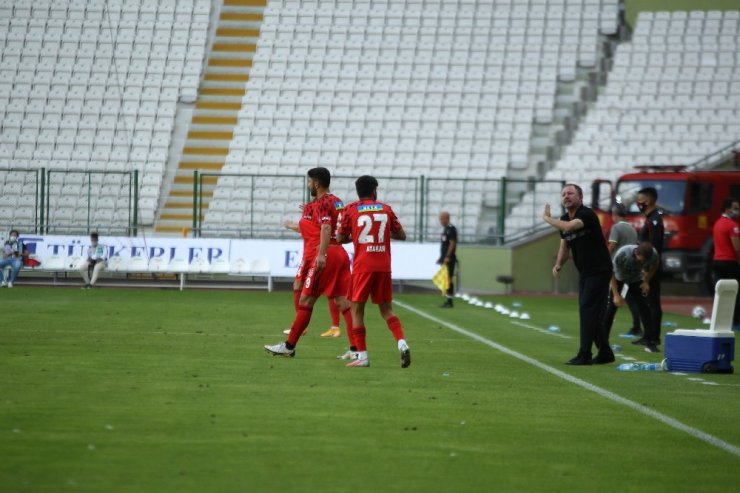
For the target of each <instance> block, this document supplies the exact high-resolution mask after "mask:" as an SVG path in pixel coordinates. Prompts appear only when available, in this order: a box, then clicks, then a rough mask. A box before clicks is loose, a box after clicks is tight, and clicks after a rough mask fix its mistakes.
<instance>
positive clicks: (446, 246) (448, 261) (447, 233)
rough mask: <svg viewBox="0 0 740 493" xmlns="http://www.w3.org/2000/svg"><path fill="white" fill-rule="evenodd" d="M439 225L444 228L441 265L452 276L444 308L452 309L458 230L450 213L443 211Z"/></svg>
mask: <svg viewBox="0 0 740 493" xmlns="http://www.w3.org/2000/svg"><path fill="white" fill-rule="evenodd" d="M439 224H440V225H441V226H442V228H443V229H442V237H441V241H440V251H439V260H437V263H438V264H439V265H445V266H447V273H448V274H449V275H450V285H449V287H448V288H447V299H446V300H445V302H444V303H442V308H452V298H453V297H454V296H455V285H454V284H453V279H454V275H455V264H457V255H456V253H457V228H455V226H453V225H452V224H451V223H450V213H449V212H445V211H442V212H440V214H439Z"/></svg>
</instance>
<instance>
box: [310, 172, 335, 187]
mask: <svg viewBox="0 0 740 493" xmlns="http://www.w3.org/2000/svg"><path fill="white" fill-rule="evenodd" d="M308 177H309V178H311V179H312V180H316V181H317V182H319V185H321V186H322V187H323V188H329V185H330V184H331V173H329V170H328V169H326V168H311V169H310V170H308Z"/></svg>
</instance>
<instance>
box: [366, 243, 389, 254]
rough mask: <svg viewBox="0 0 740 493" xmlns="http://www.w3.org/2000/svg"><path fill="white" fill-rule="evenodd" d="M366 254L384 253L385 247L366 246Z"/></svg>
mask: <svg viewBox="0 0 740 493" xmlns="http://www.w3.org/2000/svg"><path fill="white" fill-rule="evenodd" d="M365 251H366V252H367V253H385V245H368V247H367V249H366V250H365Z"/></svg>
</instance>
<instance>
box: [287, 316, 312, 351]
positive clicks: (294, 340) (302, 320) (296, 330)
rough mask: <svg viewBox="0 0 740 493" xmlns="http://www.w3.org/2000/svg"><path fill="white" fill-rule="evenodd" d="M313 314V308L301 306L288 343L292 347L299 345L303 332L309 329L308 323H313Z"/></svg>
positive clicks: (291, 328)
mask: <svg viewBox="0 0 740 493" xmlns="http://www.w3.org/2000/svg"><path fill="white" fill-rule="evenodd" d="M312 313H313V307H312V306H299V307H298V313H296V316H295V320H293V325H292V326H291V327H290V334H288V339H287V341H286V342H287V343H288V344H290V345H291V346H295V345H296V344H298V339H300V338H301V335H302V334H303V331H304V330H306V327H308V323H309V322H310V321H311V314H312Z"/></svg>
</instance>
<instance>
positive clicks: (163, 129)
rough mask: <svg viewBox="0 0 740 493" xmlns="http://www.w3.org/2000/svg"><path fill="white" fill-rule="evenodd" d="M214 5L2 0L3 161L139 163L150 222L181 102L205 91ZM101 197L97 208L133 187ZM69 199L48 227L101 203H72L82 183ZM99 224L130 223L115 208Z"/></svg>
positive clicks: (184, 0) (128, 166) (82, 220)
mask: <svg viewBox="0 0 740 493" xmlns="http://www.w3.org/2000/svg"><path fill="white" fill-rule="evenodd" d="M209 11H210V1H209V0H177V1H175V0H165V1H159V2H149V1H145V0H108V1H106V2H100V1H97V0H54V1H50V0H34V1H33V2H27V1H25V0H12V1H9V0H0V50H1V51H2V62H1V63H0V168H8V167H11V166H12V167H20V168H27V169H34V170H37V169H41V168H45V169H47V170H77V171H85V170H90V171H115V172H121V171H123V172H130V171H133V170H138V171H139V176H140V179H141V181H140V184H139V185H140V186H141V187H142V189H141V192H142V194H143V195H144V196H146V197H148V198H150V199H151V200H150V201H148V202H147V201H143V202H142V204H141V205H142V207H141V218H140V219H141V220H142V221H143V222H144V223H149V224H151V223H152V221H153V218H154V213H155V208H156V203H157V198H158V197H159V188H160V186H161V183H162V176H163V172H164V169H165V162H166V159H167V155H168V152H169V144H170V139H171V132H172V127H173V121H174V115H175V110H176V105H177V101H178V99H180V98H183V99H188V98H193V95H194V94H195V93H196V91H197V88H198V84H199V80H200V73H201V70H202V65H203V54H204V50H205V40H206V31H207V26H208V12H209ZM80 186H81V185H80ZM94 192H96V193H94V194H93V196H94V198H95V200H96V201H97V200H98V199H99V200H103V199H105V204H102V205H101V210H104V208H103V205H108V204H109V203H111V202H112V203H113V204H117V203H118V201H119V199H121V198H122V197H124V196H125V197H128V194H129V191H128V190H125V189H124V188H118V189H112V188H108V189H105V190H104V191H103V189H99V190H97V191H94ZM5 193H6V190H4V189H3V190H0V195H5ZM62 194H63V196H64V197H67V198H66V199H60V201H61V202H60V204H64V206H60V209H59V210H58V211H57V210H55V211H54V213H55V216H53V217H52V218H50V219H51V220H52V222H50V223H49V226H50V227H51V228H54V227H56V226H60V227H62V226H72V227H79V226H81V225H83V224H84V225H85V226H87V224H88V223H87V206H88V205H90V206H91V207H93V208H95V209H98V207H97V202H94V203H91V204H85V205H81V204H78V203H75V200H74V199H75V198H76V197H78V196H80V195H81V194H83V190H82V189H80V188H75V187H74V186H65V187H63V188H62ZM3 219H5V217H3ZM100 219H101V221H112V222H111V223H106V222H100V223H95V225H96V226H98V227H103V228H109V227H125V226H126V225H127V222H126V221H127V219H126V220H124V219H123V216H122V215H121V214H119V213H118V212H117V211H115V210H114V213H113V214H111V215H109V214H102V213H101V215H100ZM12 221H15V218H13V219H12Z"/></svg>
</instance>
